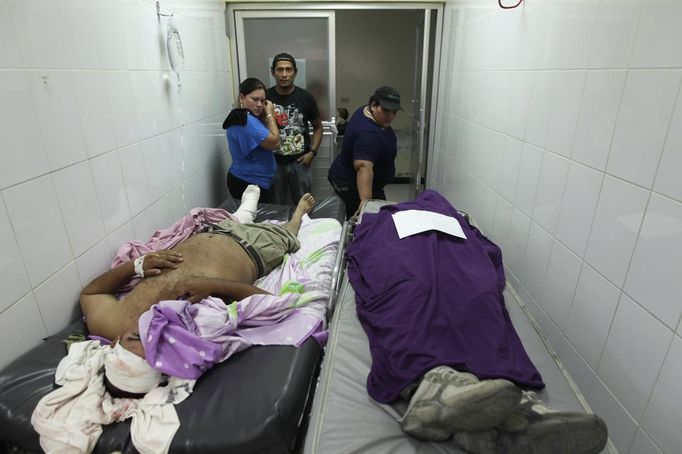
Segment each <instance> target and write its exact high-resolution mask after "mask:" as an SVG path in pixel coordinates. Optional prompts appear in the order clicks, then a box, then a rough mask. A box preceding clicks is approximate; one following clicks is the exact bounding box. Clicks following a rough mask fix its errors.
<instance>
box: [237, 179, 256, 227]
mask: <svg viewBox="0 0 682 454" xmlns="http://www.w3.org/2000/svg"><path fill="white" fill-rule="evenodd" d="M259 198H260V188H259V187H258V186H256V185H255V184H250V185H248V186H247V187H246V189H245V190H244V193H243V194H242V203H241V205H239V208H238V209H237V211H235V212H234V216H235V217H236V218H237V219H238V220H239V222H241V223H242V224H248V223H249V222H253V221H254V219H256V212H257V211H258V199H259Z"/></svg>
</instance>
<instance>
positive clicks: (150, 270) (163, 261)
mask: <svg viewBox="0 0 682 454" xmlns="http://www.w3.org/2000/svg"><path fill="white" fill-rule="evenodd" d="M183 260H184V259H183V258H182V254H180V253H179V252H174V251H169V250H167V249H163V250H161V251H156V252H150V253H149V254H145V255H144V261H143V262H142V269H143V270H144V275H145V277H148V276H158V275H160V274H161V273H163V269H164V268H165V269H171V270H174V269H176V268H177V267H178V265H177V263H180V262H182V261H183Z"/></svg>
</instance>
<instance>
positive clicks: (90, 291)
mask: <svg viewBox="0 0 682 454" xmlns="http://www.w3.org/2000/svg"><path fill="white" fill-rule="evenodd" d="M133 276H135V268H134V266H133V262H126V263H124V264H122V265H119V266H117V267H116V268H113V269H111V270H109V271H107V272H106V273H104V274H102V275H100V276H99V277H97V278H95V279H94V280H93V281H92V282H90V283H89V284H88V285H86V286H85V287H84V288H83V290H81V294H80V304H81V311H82V312H83V315H84V316H85V321H86V323H87V325H88V331H90V333H91V334H95V335H97V336H102V337H106V338H107V339H110V340H113V339H114V338H115V337H116V336H118V335H119V334H120V333H119V332H117V331H119V328H120V327H119V326H118V325H119V324H118V323H115V322H114V320H112V319H113V318H114V317H115V316H116V315H118V311H117V310H116V305H117V304H118V300H117V299H116V297H115V296H114V294H115V293H116V291H117V290H118V289H119V288H121V287H122V286H123V285H125V284H126V283H127V282H128V281H129V280H130V279H131V278H132V277H133Z"/></svg>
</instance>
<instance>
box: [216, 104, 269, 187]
mask: <svg viewBox="0 0 682 454" xmlns="http://www.w3.org/2000/svg"><path fill="white" fill-rule="evenodd" d="M268 133H269V131H268V128H266V127H265V126H264V125H263V123H261V121H260V120H259V119H258V118H256V117H254V116H253V115H251V114H248V115H247V121H246V124H245V125H244V126H237V125H234V126H230V127H229V128H228V129H227V144H228V146H229V148H230V155H232V165H231V166H230V173H231V174H232V175H234V176H235V177H237V178H239V179H241V180H244V181H246V182H248V183H252V184H257V185H258V186H260V187H262V188H265V189H270V183H271V182H272V177H273V176H274V175H275V170H276V169H277V164H276V163H275V156H274V155H273V154H272V151H270V150H266V149H265V148H263V147H261V146H260V143H261V142H263V141H264V140H265V138H266V137H267V136H268Z"/></svg>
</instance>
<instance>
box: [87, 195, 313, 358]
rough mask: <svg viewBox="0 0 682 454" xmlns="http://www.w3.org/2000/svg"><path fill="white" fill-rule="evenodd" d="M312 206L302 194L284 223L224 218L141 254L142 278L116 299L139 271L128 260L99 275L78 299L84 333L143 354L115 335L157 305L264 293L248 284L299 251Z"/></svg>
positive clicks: (136, 345)
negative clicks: (172, 244) (303, 222)
mask: <svg viewBox="0 0 682 454" xmlns="http://www.w3.org/2000/svg"><path fill="white" fill-rule="evenodd" d="M314 204H315V199H314V198H313V197H312V196H311V195H310V194H304V195H303V197H302V198H301V200H300V201H299V202H298V205H297V207H296V210H295V211H294V213H293V215H292V217H291V220H289V222H288V223H287V224H284V225H277V224H240V223H239V222H236V221H233V220H231V219H229V218H228V219H226V220H224V221H221V222H220V223H218V224H216V225H214V226H212V228H211V231H209V232H204V233H199V234H196V235H193V236H191V237H189V238H187V239H186V240H184V241H183V242H181V243H180V244H178V245H177V246H175V247H173V248H172V249H169V250H162V251H158V252H153V253H150V254H146V255H145V256H144V260H143V261H142V264H141V265H139V264H138V268H142V270H143V271H144V272H143V273H142V274H143V276H144V279H143V280H142V281H140V283H139V284H138V285H137V286H136V287H135V288H133V290H132V291H131V292H130V293H129V294H128V295H126V296H125V297H124V298H122V299H120V300H118V299H117V298H116V296H115V294H116V293H117V292H118V291H119V290H120V289H121V288H122V287H123V286H124V285H125V284H126V283H127V282H128V281H130V279H131V278H133V277H135V276H136V275H138V276H139V274H140V273H136V270H135V264H134V262H132V261H131V262H127V263H124V264H122V265H120V266H118V267H116V268H113V269H111V270H109V271H107V272H105V273H104V274H102V275H101V276H99V277H97V278H95V279H94V280H93V281H92V282H90V283H89V284H88V285H87V286H85V288H84V289H83V290H82V291H81V295H80V304H81V309H82V311H83V314H84V315H85V319H86V323H87V326H88V330H89V331H90V334H92V335H96V336H101V337H104V338H106V339H109V340H111V341H115V340H120V342H121V345H122V346H123V347H125V348H126V349H128V350H130V351H132V352H134V353H136V354H138V355H139V356H144V352H143V351H142V350H141V349H142V344H141V343H140V342H139V341H137V342H135V340H136V339H129V337H131V336H128V335H126V336H124V337H121V336H122V335H123V334H124V333H126V332H128V333H129V332H130V330H129V328H130V327H131V325H133V324H134V323H137V320H138V318H139V317H140V315H141V314H142V313H144V312H145V311H147V310H148V309H149V308H150V307H151V306H152V305H154V304H156V303H158V302H159V301H161V300H175V299H188V300H190V301H192V302H197V301H200V300H202V299H203V298H205V297H207V296H209V295H211V296H216V297H222V298H229V299H234V300H241V299H243V298H246V297H248V296H250V295H254V294H257V293H267V292H265V291H264V290H261V289H259V288H258V287H255V286H253V285H252V284H253V282H254V281H255V280H256V279H257V278H259V277H261V276H263V275H265V274H267V273H269V272H270V271H271V270H272V269H273V268H275V267H277V266H278V265H279V264H280V263H281V262H282V258H283V257H284V255H285V254H287V253H289V252H295V251H297V250H298V249H299V247H300V244H299V242H298V240H297V239H296V235H297V234H298V230H299V228H300V226H301V219H302V217H303V215H304V214H306V213H309V212H310V211H311V210H312V208H313V206H314ZM138 260H139V259H138ZM138 350H139V351H138Z"/></svg>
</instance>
